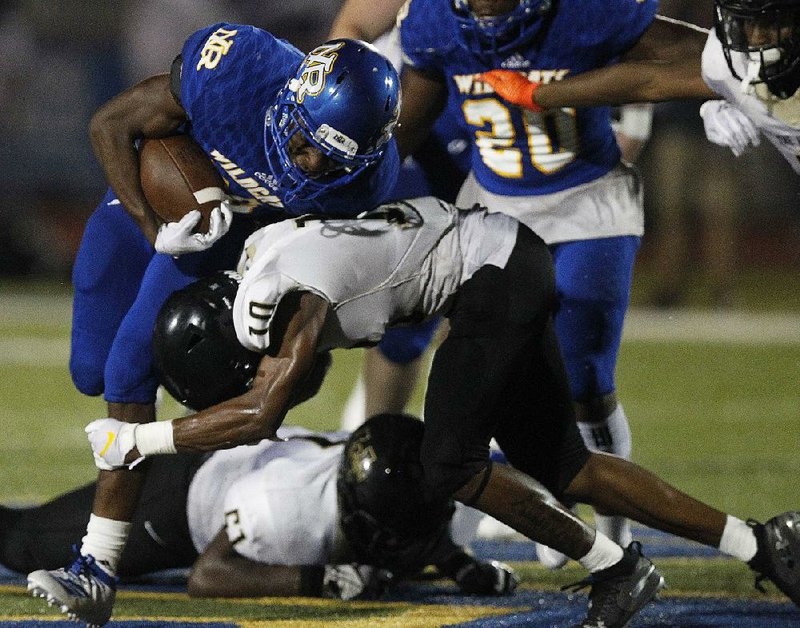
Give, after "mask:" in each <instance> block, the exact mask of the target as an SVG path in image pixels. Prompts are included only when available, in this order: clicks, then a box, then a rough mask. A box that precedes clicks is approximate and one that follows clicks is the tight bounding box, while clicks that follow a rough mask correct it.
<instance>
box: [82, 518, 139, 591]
mask: <svg viewBox="0 0 800 628" xmlns="http://www.w3.org/2000/svg"><path fill="white" fill-rule="evenodd" d="M130 529H131V524H130V522H129V521H116V520H114V519H106V518H105V517H98V516H97V515H95V514H92V515H90V516H89V525H87V526H86V536H84V537H83V539H82V542H83V545H81V554H83V555H84V556H87V555H89V554H91V555H92V556H94V559H95V560H96V561H97V562H99V563H103V568H104V569H105V571H107V572H108V573H109V574H111V575H112V576H113V575H116V573H117V566H118V565H119V559H120V556H122V550H123V549H124V548H125V541H127V540H128V532H129V531H130Z"/></svg>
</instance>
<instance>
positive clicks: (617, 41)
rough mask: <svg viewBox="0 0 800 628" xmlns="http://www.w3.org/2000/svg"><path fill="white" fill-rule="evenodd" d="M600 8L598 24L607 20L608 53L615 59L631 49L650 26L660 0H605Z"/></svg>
mask: <svg viewBox="0 0 800 628" xmlns="http://www.w3.org/2000/svg"><path fill="white" fill-rule="evenodd" d="M595 6H596V7H599V8H598V13H599V14H598V15H597V16H596V17H597V20H598V21H597V22H596V23H597V24H602V23H603V22H606V26H605V27H604V29H603V30H605V31H606V32H607V33H608V39H607V45H608V49H607V55H608V58H609V60H611V59H615V58H617V57H619V56H620V55H622V54H624V53H625V52H627V51H628V50H630V49H631V48H632V47H633V46H634V45H635V44H636V42H637V41H638V40H639V38H640V37H641V36H642V34H643V33H644V32H645V31H646V30H647V29H648V28H649V27H650V25H651V24H652V23H653V20H654V19H655V16H656V11H657V10H658V0H636V1H635V2H634V1H633V0H615V1H614V2H607V1H606V0H603V1H601V2H599V4H596V5H595Z"/></svg>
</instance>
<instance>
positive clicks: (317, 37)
mask: <svg viewBox="0 0 800 628" xmlns="http://www.w3.org/2000/svg"><path fill="white" fill-rule="evenodd" d="M340 6H341V1H340V0H327V1H325V2H318V1H314V0H292V1H291V2H279V1H277V0H261V1H257V0H243V1H234V0H227V1H226V0H214V1H209V0H114V1H113V2H108V1H106V0H2V2H0V103H2V106H0V133H2V138H3V148H2V151H0V190H2V193H3V194H2V199H3V202H2V203H0V281H2V280H6V281H11V282H12V283H17V282H19V281H23V282H28V281H29V280H36V281H39V280H45V281H51V280H56V281H57V282H59V283H62V284H68V281H69V273H70V268H71V264H72V261H73V258H74V254H75V251H76V248H77V246H78V242H79V239H80V236H81V232H82V229H83V224H84V222H85V220H86V218H87V217H88V215H89V213H90V212H91V210H92V209H93V207H94V205H95V204H96V202H97V201H98V200H99V199H100V198H101V196H102V194H103V192H104V189H105V183H104V181H103V176H102V173H101V171H100V169H99V167H98V165H97V163H96V162H95V160H94V157H93V155H92V152H91V148H90V145H89V140H88V135H87V129H88V123H89V119H90V117H91V115H92V113H93V111H94V110H95V109H96V108H97V107H98V106H100V105H101V104H102V103H103V102H104V101H105V100H107V99H109V98H110V97H112V96H113V95H115V94H116V93H118V92H119V91H121V90H123V89H125V88H126V87H128V86H130V85H132V84H133V83H135V82H137V81H139V80H140V79H142V78H145V77H147V76H149V75H151V74H155V73H160V72H165V71H167V70H168V68H169V65H170V62H171V60H172V59H173V57H174V56H175V55H176V54H177V53H178V52H179V50H180V48H181V44H182V42H183V40H184V38H185V37H186V35H188V34H189V33H191V32H192V31H193V30H195V29H197V28H199V27H201V26H203V25H206V24H209V23H212V22H214V21H218V20H227V21H232V22H245V23H252V24H255V25H257V26H260V27H263V28H266V29H268V30H270V31H272V32H273V33H275V34H277V35H279V36H281V37H285V38H287V39H289V40H290V41H291V42H292V43H294V44H295V45H297V46H298V47H299V48H301V49H303V50H309V49H310V48H311V47H313V46H314V45H315V44H317V43H319V42H321V41H323V40H324V39H325V38H326V34H327V31H328V28H329V27H330V24H331V22H332V20H333V17H334V15H335V14H336V12H337V11H338V9H339V7H340ZM661 12H662V13H663V14H665V15H669V16H672V17H678V18H682V19H686V20H689V21H692V22H694V23H697V24H700V25H702V26H706V27H708V26H710V25H711V16H712V2H711V0H664V1H663V2H662V9H661ZM698 108H699V103H669V104H660V105H656V107H655V109H654V118H653V132H652V137H651V139H650V141H649V142H648V143H647V144H646V146H645V148H644V151H643V152H642V154H641V156H640V158H639V160H638V164H639V166H640V168H641V170H642V172H643V174H644V181H645V186H646V187H645V198H646V212H647V213H646V216H647V234H646V236H645V239H644V241H643V245H642V250H641V253H640V256H639V262H638V268H637V271H638V272H637V278H636V283H635V286H634V296H633V300H634V305H653V306H658V307H672V306H680V305H690V306H699V307H714V308H736V307H750V306H752V307H756V308H761V307H765V306H767V305H768V306H769V307H777V308H780V309H800V296H798V294H799V293H800V289H798V288H800V281H798V279H797V278H798V276H800V273H798V272H797V271H798V270H800V255H798V253H800V210H799V209H798V193H799V192H800V185H798V181H799V180H800V178H799V177H797V176H796V175H795V174H794V172H793V171H792V170H791V169H790V167H789V166H788V164H786V163H785V162H784V160H783V159H782V158H781V157H780V156H779V155H778V154H777V152H776V151H774V150H773V149H772V148H771V146H766V145H762V146H761V147H759V148H756V149H753V150H751V151H750V152H749V153H747V154H746V155H745V156H743V157H740V158H734V157H733V155H732V154H731V153H730V151H728V150H727V149H723V148H719V147H716V146H713V145H712V144H710V143H708V142H707V141H706V140H705V137H704V134H703V129H702V121H701V119H700V117H699V115H698Z"/></svg>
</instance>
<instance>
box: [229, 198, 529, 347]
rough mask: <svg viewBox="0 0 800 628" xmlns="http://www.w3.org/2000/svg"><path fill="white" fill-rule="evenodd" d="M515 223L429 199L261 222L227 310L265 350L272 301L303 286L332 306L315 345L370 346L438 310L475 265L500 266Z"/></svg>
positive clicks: (250, 341) (241, 334)
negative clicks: (336, 215) (349, 215)
mask: <svg viewBox="0 0 800 628" xmlns="http://www.w3.org/2000/svg"><path fill="white" fill-rule="evenodd" d="M516 231H517V223H516V221H514V220H513V219H511V218H508V217H506V216H503V215H499V214H492V215H489V214H487V212H486V211H485V210H480V209H478V210H470V211H461V210H458V209H456V208H455V207H454V206H452V205H450V204H448V203H444V202H443V201H440V200H438V199H435V198H433V197H425V198H419V199H413V200H409V201H401V202H397V203H391V204H387V205H383V206H381V207H379V208H377V209H375V210H373V211H371V212H367V213H366V214H363V215H362V216H360V217H358V218H355V219H327V218H325V219H319V218H314V217H301V218H297V219H294V220H286V221H283V222H281V223H277V224H274V225H269V226H267V227H264V228H263V229H261V230H259V231H257V232H256V233H254V234H253V235H252V236H251V237H250V238H249V239H248V240H247V242H246V244H245V249H244V252H243V254H242V258H241V260H240V263H239V272H240V273H241V274H242V282H241V285H240V287H239V291H238V292H237V295H236V300H235V302H234V307H233V316H234V325H235V327H236V334H237V337H238V338H239V341H240V342H241V343H242V344H243V345H244V346H246V347H248V348H250V349H252V350H255V351H264V350H266V349H267V348H268V347H269V342H270V340H269V328H270V325H271V323H272V319H273V315H274V313H275V310H276V308H277V306H278V304H279V303H280V300H281V299H282V298H283V297H284V296H285V295H286V294H288V293H290V292H294V291H309V292H313V293H315V294H318V295H319V296H321V297H323V298H324V299H326V300H327V301H328V302H329V303H330V304H331V305H332V307H333V314H334V315H333V316H330V317H329V318H328V321H327V322H326V326H325V329H324V330H323V334H322V338H321V339H320V344H319V346H318V348H319V349H320V350H327V349H332V348H347V347H354V346H363V345H367V344H374V343H376V342H378V341H379V340H380V339H381V337H382V336H383V334H384V332H385V331H386V328H387V327H389V326H394V325H400V324H408V323H416V322H421V321H423V320H426V319H428V318H430V317H432V316H435V315H437V314H440V313H442V312H444V311H445V310H446V309H447V306H448V304H449V303H450V301H451V298H452V297H453V295H454V294H455V292H456V290H457V289H458V287H459V286H460V285H461V284H462V283H463V282H464V281H466V280H467V279H468V278H469V277H470V276H471V275H472V274H473V273H474V272H475V271H476V270H477V269H478V268H480V266H482V265H483V264H485V263H493V264H495V265H498V266H500V267H502V266H504V265H505V263H506V261H507V260H508V256H509V255H510V253H511V249H512V248H513V245H514V242H515V241H516Z"/></svg>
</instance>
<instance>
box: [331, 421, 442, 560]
mask: <svg viewBox="0 0 800 628" xmlns="http://www.w3.org/2000/svg"><path fill="white" fill-rule="evenodd" d="M422 435H423V425H422V422H421V421H419V420H417V419H415V418H414V417H412V416H408V415H404V414H379V415H377V416H375V417H372V418H371V419H369V420H368V421H367V422H366V423H364V424H363V425H362V426H361V427H359V428H358V429H357V430H356V431H355V432H353V434H352V435H351V436H350V438H349V439H348V441H347V444H346V445H345V449H344V454H343V455H342V462H341V464H340V466H339V476H338V480H337V488H338V494H339V509H340V513H341V523H342V529H343V531H344V535H345V537H346V539H347V542H348V544H349V545H350V547H351V549H352V550H353V552H354V553H355V556H356V560H358V561H359V562H362V563H365V564H370V565H376V566H379V567H384V568H387V569H390V570H392V571H394V572H395V573H398V572H400V573H402V572H404V571H407V572H411V571H415V570H417V569H420V568H421V567H424V566H425V565H426V564H428V562H430V561H429V560H428V559H429V557H430V554H431V551H432V550H433V548H434V547H435V546H436V545H437V544H438V542H439V540H440V539H441V537H442V535H444V534H446V533H447V532H448V529H449V523H450V518H451V516H452V514H453V510H454V506H453V502H452V500H449V499H448V500H443V501H441V502H431V501H429V500H427V499H426V498H425V493H424V489H423V485H422V464H421V463H420V457H419V451H420V446H421V445H422Z"/></svg>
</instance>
